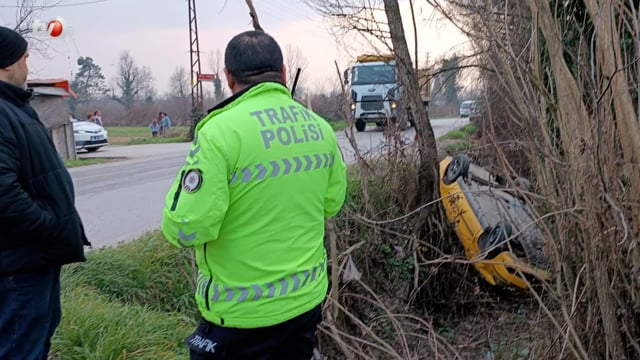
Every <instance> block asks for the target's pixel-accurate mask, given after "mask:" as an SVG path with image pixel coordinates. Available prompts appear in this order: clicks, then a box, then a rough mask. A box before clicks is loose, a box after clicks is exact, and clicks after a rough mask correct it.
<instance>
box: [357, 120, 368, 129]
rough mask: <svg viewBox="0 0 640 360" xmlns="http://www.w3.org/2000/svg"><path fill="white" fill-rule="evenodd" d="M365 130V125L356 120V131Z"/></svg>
mask: <svg viewBox="0 0 640 360" xmlns="http://www.w3.org/2000/svg"><path fill="white" fill-rule="evenodd" d="M366 128H367V123H366V122H364V121H362V120H356V130H357V131H358V132H362V131H364V129H366Z"/></svg>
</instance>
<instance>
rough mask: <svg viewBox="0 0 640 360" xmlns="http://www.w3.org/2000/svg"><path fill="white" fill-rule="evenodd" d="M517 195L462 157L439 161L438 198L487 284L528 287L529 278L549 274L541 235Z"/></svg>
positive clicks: (526, 183) (457, 156)
mask: <svg viewBox="0 0 640 360" xmlns="http://www.w3.org/2000/svg"><path fill="white" fill-rule="evenodd" d="M516 180H517V182H519V183H520V185H523V186H525V187H526V186H528V182H527V181H526V180H525V179H516ZM517 194H518V193H517V191H516V189H515V188H514V187H511V186H510V184H509V182H507V181H506V180H505V179H502V178H500V177H498V176H495V175H492V174H490V173H489V172H487V171H486V170H485V169H483V168H482V167H479V166H476V165H474V164H471V161H470V159H469V157H468V156H466V155H463V154H461V155H456V156H453V157H451V156H447V157H445V158H444V159H443V160H442V161H440V196H441V198H442V202H443V205H444V209H445V212H446V215H447V219H448V220H449V223H450V224H451V225H452V226H453V228H454V231H455V233H456V235H457V237H458V239H459V240H460V242H461V243H462V245H463V247H464V251H465V255H466V257H467V258H468V259H469V260H470V261H471V262H472V263H473V266H474V267H475V268H476V269H477V270H478V271H479V272H480V274H481V275H482V277H483V278H484V279H485V280H486V281H488V282H489V283H490V284H492V285H502V286H507V287H515V288H519V289H527V288H528V283H529V281H530V280H534V279H537V280H543V281H546V280H549V279H550V278H551V274H550V272H549V262H548V259H547V257H546V256H545V253H544V241H543V236H542V234H541V232H540V230H539V228H538V226H537V225H536V222H535V221H534V218H533V215H532V214H531V210H530V208H529V207H528V205H526V204H525V203H524V202H523V201H522V199H521V198H519V197H518V195H517Z"/></svg>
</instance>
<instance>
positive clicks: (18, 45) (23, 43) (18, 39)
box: [0, 26, 27, 69]
mask: <svg viewBox="0 0 640 360" xmlns="http://www.w3.org/2000/svg"><path fill="white" fill-rule="evenodd" d="M25 52H27V40H25V39H24V38H23V37H22V35H20V34H18V33H17V32H15V31H13V30H11V29H9V28H6V27H4V26H0V69H4V68H6V67H9V66H11V65H13V64H15V63H16V62H17V61H18V60H20V58H21V57H22V56H23V55H24V53H25Z"/></svg>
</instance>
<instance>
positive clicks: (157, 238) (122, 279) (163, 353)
mask: <svg viewBox="0 0 640 360" xmlns="http://www.w3.org/2000/svg"><path fill="white" fill-rule="evenodd" d="M87 260H88V261H87V262H86V263H80V264H73V265H69V266H66V267H65V268H64V269H63V273H62V301H63V312H64V314H63V319H62V322H61V324H60V326H59V328H58V330H57V332H56V334H55V337H54V339H53V344H52V353H54V354H56V358H57V359H78V360H80V359H122V360H124V359H149V360H150V359H176V358H185V356H186V354H187V353H188V352H187V351H186V348H185V347H184V346H183V345H181V343H182V340H183V339H184V338H185V337H186V336H187V335H188V334H189V333H190V331H192V330H193V329H194V328H195V326H196V317H197V309H196V305H195V300H194V299H193V285H192V281H193V272H192V265H191V260H190V256H189V251H186V250H182V249H175V248H173V247H172V246H171V245H170V244H168V243H167V242H166V241H165V240H164V239H163V237H162V235H161V234H160V233H152V234H149V235H147V236H145V237H143V238H141V239H139V240H137V241H134V242H132V243H128V244H123V245H121V246H119V247H117V248H106V249H101V250H96V251H91V252H89V254H88V256H87Z"/></svg>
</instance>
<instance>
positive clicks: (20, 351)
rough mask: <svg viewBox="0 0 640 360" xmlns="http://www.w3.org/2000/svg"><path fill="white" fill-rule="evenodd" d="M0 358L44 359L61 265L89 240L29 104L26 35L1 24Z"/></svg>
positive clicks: (77, 256)
mask: <svg viewBox="0 0 640 360" xmlns="http://www.w3.org/2000/svg"><path fill="white" fill-rule="evenodd" d="M0 49H2V51H0V227H1V228H2V231H1V232H0V359H2V360H46V359H47V358H48V353H49V349H50V344H51V337H52V336H53V334H54V332H55V330H56V328H57V326H58V324H59V322H60V319H61V316H62V313H61V307H60V269H61V266H62V265H65V264H69V263H73V262H80V261H85V256H84V247H83V245H89V242H88V241H87V238H86V236H85V233H84V228H83V226H82V222H81V220H80V216H79V215H78V212H77V211H76V208H75V205H74V190H73V184H72V181H71V177H70V175H69V172H68V171H67V169H66V167H65V165H64V163H63V162H62V160H61V159H60V156H59V155H58V153H57V152H56V149H55V147H54V145H53V142H52V140H51V137H50V135H49V130H48V129H46V128H45V126H44V125H43V124H42V122H41V121H40V119H39V117H38V114H37V113H36V112H35V111H34V109H33V108H32V107H31V106H30V105H29V100H30V99H31V97H32V92H31V91H29V90H26V89H25V87H26V79H27V74H28V67H27V57H28V56H29V51H28V46H27V41H25V39H24V38H23V37H22V36H20V35H19V34H18V33H16V32H15V31H13V30H11V29H8V28H6V27H0Z"/></svg>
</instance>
